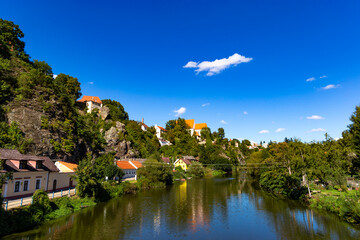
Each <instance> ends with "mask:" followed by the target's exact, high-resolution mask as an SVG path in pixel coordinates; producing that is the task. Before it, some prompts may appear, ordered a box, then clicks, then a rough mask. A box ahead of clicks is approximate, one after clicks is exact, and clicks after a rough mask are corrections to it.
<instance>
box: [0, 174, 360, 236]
mask: <svg viewBox="0 0 360 240" xmlns="http://www.w3.org/2000/svg"><path fill="white" fill-rule="evenodd" d="M186 238H189V239H221V238H236V239H238V238H242V239H360V234H359V231H358V230H355V229H353V228H352V227H351V226H349V225H347V224H345V223H341V222H339V221H338V220H337V219H336V218H335V217H333V216H328V215H323V214H318V213H315V212H313V211H312V210H310V209H307V208H305V207H303V206H301V205H299V204H298V203H297V202H294V201H282V200H278V199H274V198H272V197H271V196H269V195H267V194H265V193H264V192H262V191H261V190H259V189H257V188H256V186H255V185H254V184H253V183H252V182H250V181H248V180H247V179H246V178H244V177H238V178H226V179H225V178H219V179H199V180H190V181H186V182H179V183H176V184H175V185H174V186H172V187H170V188H168V189H165V190H164V189H162V190H151V191H144V192H141V193H139V194H137V195H131V196H124V197H123V198H120V199H113V200H111V201H109V202H107V203H102V204H99V205H97V206H95V207H92V208H89V209H85V210H83V211H81V212H79V213H75V214H73V215H71V216H69V217H66V218H64V219H61V220H58V221H56V222H53V223H50V224H46V225H43V226H42V227H40V228H38V229H35V230H33V231H29V232H26V233H22V234H17V235H12V236H8V237H7V238H5V239H86V240H90V239H186Z"/></svg>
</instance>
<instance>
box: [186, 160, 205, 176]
mask: <svg viewBox="0 0 360 240" xmlns="http://www.w3.org/2000/svg"><path fill="white" fill-rule="evenodd" d="M187 172H188V173H189V174H190V175H191V176H192V177H203V176H204V174H205V172H204V167H203V165H202V164H201V163H198V162H193V163H192V164H191V165H190V167H189V169H188V171H187Z"/></svg>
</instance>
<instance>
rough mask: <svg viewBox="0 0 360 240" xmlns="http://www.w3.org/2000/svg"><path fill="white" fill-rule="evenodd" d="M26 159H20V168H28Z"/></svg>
mask: <svg viewBox="0 0 360 240" xmlns="http://www.w3.org/2000/svg"><path fill="white" fill-rule="evenodd" d="M26 165H27V164H26V160H21V161H20V165H19V169H26Z"/></svg>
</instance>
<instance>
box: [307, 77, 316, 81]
mask: <svg viewBox="0 0 360 240" xmlns="http://www.w3.org/2000/svg"><path fill="white" fill-rule="evenodd" d="M306 81H307V82H312V81H315V78H314V77H311V78H308V79H306Z"/></svg>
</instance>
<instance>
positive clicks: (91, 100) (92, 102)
mask: <svg viewBox="0 0 360 240" xmlns="http://www.w3.org/2000/svg"><path fill="white" fill-rule="evenodd" d="M77 102H79V103H85V104H86V108H87V112H88V113H91V112H92V111H93V110H94V109H98V110H99V111H100V110H101V108H102V106H103V105H102V101H101V100H100V98H99V97H96V96H83V97H82V98H81V99H80V100H78V101H77Z"/></svg>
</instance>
